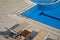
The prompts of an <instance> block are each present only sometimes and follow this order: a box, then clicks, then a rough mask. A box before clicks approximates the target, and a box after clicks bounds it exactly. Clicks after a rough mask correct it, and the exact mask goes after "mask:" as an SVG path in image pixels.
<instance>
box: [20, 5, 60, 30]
mask: <svg viewBox="0 0 60 40" xmlns="http://www.w3.org/2000/svg"><path fill="white" fill-rule="evenodd" d="M38 6H39V5H35V6H34V7H32V8H30V9H29V10H27V11H25V12H23V13H22V14H20V15H22V16H25V17H28V18H30V19H33V20H35V21H38V22H41V23H43V24H46V25H49V26H51V27H53V28H56V29H60V7H58V8H56V9H52V10H51V9H50V10H40V9H39V8H38Z"/></svg>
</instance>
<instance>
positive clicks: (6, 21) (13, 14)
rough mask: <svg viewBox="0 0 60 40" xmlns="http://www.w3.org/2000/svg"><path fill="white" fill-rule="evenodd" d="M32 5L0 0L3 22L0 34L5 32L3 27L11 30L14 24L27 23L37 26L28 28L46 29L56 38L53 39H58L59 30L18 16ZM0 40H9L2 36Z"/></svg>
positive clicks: (22, 1) (17, 0)
mask: <svg viewBox="0 0 60 40" xmlns="http://www.w3.org/2000/svg"><path fill="white" fill-rule="evenodd" d="M28 3H29V2H28ZM21 4H22V5H21ZM34 5H35V4H27V3H26V2H25V1H24V0H5V1H4V0H0V17H1V20H3V21H2V24H0V32H3V31H5V30H6V29H5V27H8V28H11V27H12V26H13V25H14V24H16V23H22V22H27V23H30V24H31V25H33V26H39V27H38V28H37V27H30V28H37V29H39V28H40V29H46V30H48V32H49V34H50V35H55V36H56V37H54V38H57V37H59V38H60V30H57V29H54V28H49V27H48V25H45V24H42V23H39V22H36V21H34V20H31V19H29V18H26V17H22V16H19V14H20V13H22V12H23V11H25V10H27V9H29V8H31V7H32V6H34ZM34 30H36V29H34ZM0 40H9V39H6V38H5V37H4V36H2V35H0ZM12 40H13V39H12ZM59 40H60V39H59Z"/></svg>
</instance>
